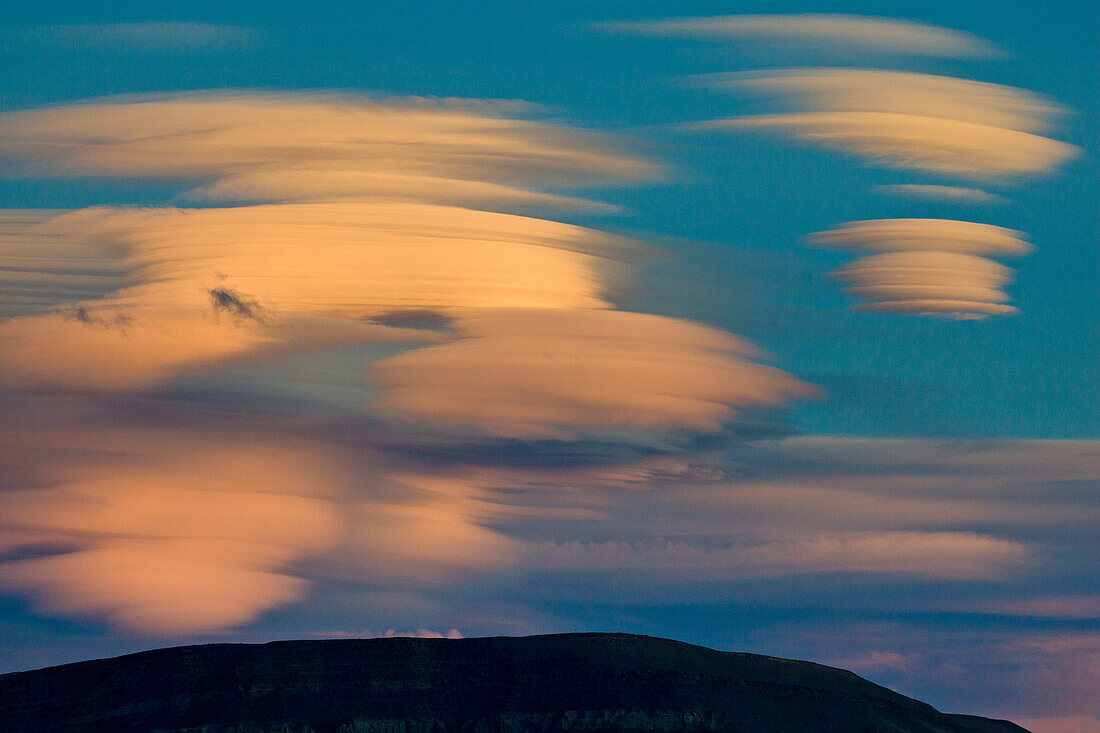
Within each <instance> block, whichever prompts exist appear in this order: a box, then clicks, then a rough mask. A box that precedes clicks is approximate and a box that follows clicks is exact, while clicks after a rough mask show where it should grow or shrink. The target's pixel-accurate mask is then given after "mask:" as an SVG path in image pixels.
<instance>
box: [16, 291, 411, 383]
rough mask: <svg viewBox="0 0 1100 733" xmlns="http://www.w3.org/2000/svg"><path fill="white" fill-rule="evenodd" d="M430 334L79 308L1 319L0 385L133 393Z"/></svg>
mask: <svg viewBox="0 0 1100 733" xmlns="http://www.w3.org/2000/svg"><path fill="white" fill-rule="evenodd" d="M424 340H431V337H430V336H425V334H424V333H423V332H422V331H419V330H408V329H399V328H387V327H385V326H380V325H374V324H369V323H361V322H357V321H352V320H347V319H330V318H321V317H292V318H282V319H279V320H276V321H272V320H264V321H257V320H256V319H252V318H241V317H240V316H239V315H234V314H224V313H223V314H219V312H218V308H217V307H216V306H215V305H214V303H208V304H207V305H206V306H205V307H203V308H187V307H178V308H172V307H161V308H157V307H153V306H145V305H141V306H120V305H118V304H116V303H110V302H108V303H106V304H94V303H89V304H88V305H87V306H77V307H74V308H71V309H61V310H57V311H55V312H51V313H47V314H44V315H38V316H28V317H22V318H13V319H9V320H7V321H2V322H0V386H4V387H7V388H8V389H43V388H46V389H61V390H67V389H77V390H86V389H92V390H106V391H118V390H130V389H142V388H147V387H152V386H155V385H158V384H163V383H165V382H168V381H170V380H172V379H174V378H176V377H178V376H180V375H182V374H185V373H190V372H196V371H203V370H208V369H211V368H216V367H219V366H226V365H227V364H230V363H233V362H237V361H249V360H255V359H260V358H264V357H267V358H270V357H272V356H275V355H279V354H284V353H289V352H295V351H308V350H310V349H316V348H320V347H323V346H330V345H335V344H347V343H363V342H371V341H424Z"/></svg>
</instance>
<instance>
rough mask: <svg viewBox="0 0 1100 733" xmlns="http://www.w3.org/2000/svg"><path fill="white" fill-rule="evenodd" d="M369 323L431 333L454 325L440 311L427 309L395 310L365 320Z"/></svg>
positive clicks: (451, 320)
mask: <svg viewBox="0 0 1100 733" xmlns="http://www.w3.org/2000/svg"><path fill="white" fill-rule="evenodd" d="M364 320H365V321H367V323H376V324H378V325H379V326H390V327H391V328H422V329H424V330H429V331H439V330H443V329H446V328H450V327H451V326H452V324H453V323H454V319H453V318H449V317H448V316H446V315H444V314H442V313H440V312H439V311H433V310H428V309H426V308H424V309H421V308H413V309H408V310H394V311H389V312H388V313H383V314H382V315H378V316H370V317H368V318H365V319H364Z"/></svg>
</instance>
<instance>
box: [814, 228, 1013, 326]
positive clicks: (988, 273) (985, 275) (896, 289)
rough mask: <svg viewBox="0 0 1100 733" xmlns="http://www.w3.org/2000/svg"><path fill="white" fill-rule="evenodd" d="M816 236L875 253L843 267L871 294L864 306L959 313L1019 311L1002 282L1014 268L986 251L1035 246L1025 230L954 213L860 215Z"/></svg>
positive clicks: (855, 288)
mask: <svg viewBox="0 0 1100 733" xmlns="http://www.w3.org/2000/svg"><path fill="white" fill-rule="evenodd" d="M810 241H811V242H813V243H814V244H817V245H819V246H823V247H829V248H834V249H846V250H852V251H856V252H870V253H874V254H871V255H870V256H869V257H863V258H861V259H859V260H856V261H855V262H853V263H851V264H849V265H847V266H846V267H844V268H842V269H840V270H839V271H837V273H836V274H837V276H838V277H839V278H840V279H841V280H843V281H845V282H847V283H848V288H847V291H848V292H849V293H851V294H853V295H855V296H857V297H858V298H860V299H861V300H864V301H865V304H864V305H863V306H862V309H863V310H872V311H882V312H890V313H920V314H954V315H956V316H959V317H974V316H982V315H1003V314H1008V313H1014V312H1015V311H1016V309H1015V308H1014V307H1012V306H1011V305H1008V304H1007V301H1008V300H1009V296H1008V294H1007V293H1005V292H1004V290H1002V288H1003V287H1004V286H1005V285H1007V284H1008V283H1009V282H1011V280H1012V270H1010V269H1009V268H1007V267H1005V266H1004V265H1001V264H999V263H997V262H994V261H993V260H991V259H988V258H987V257H986V256H983V255H988V256H1001V257H1008V256H1018V255H1022V254H1025V253H1027V252H1029V251H1030V250H1031V245H1030V244H1028V243H1027V242H1026V241H1024V239H1023V238H1022V234H1021V233H1020V232H1016V231H1013V230H1011V229H1004V228H1002V227H996V226H991V225H989V224H976V223H973V222H968V221H954V220H951V219H878V220H874V221H856V222H850V223H848V224H844V225H842V226H840V227H838V228H837V229H833V230H830V231H826V232H818V233H817V234H814V235H812V236H811V237H810Z"/></svg>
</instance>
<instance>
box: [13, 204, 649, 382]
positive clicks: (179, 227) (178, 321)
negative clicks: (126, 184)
mask: <svg viewBox="0 0 1100 733" xmlns="http://www.w3.org/2000/svg"><path fill="white" fill-rule="evenodd" d="M0 221H3V217H0ZM9 241H11V240H9ZM4 243H5V239H4V238H3V237H0V246H3V245H4ZM43 243H48V244H47V246H46V247H45V248H44V252H55V253H56V254H54V255H51V256H52V257H57V258H58V259H57V261H58V263H59V265H58V266H59V267H62V268H63V267H64V264H63V260H62V258H63V256H64V255H66V254H67V253H68V252H74V251H75V252H80V251H81V248H82V247H87V249H88V252H89V253H93V254H94V253H97V252H101V251H104V250H110V251H111V252H113V253H114V255H113V257H114V259H113V260H112V262H113V266H114V267H117V268H119V269H120V270H122V271H123V272H127V273H128V276H127V279H126V284H127V287H123V288H119V289H118V290H116V291H114V292H113V293H110V294H108V295H107V296H106V297H105V298H103V299H99V300H89V301H78V302H77V303H75V304H70V305H67V306H57V307H55V308H54V309H53V310H52V311H51V312H47V313H43V314H40V315H35V316H28V317H23V318H16V319H12V320H8V321H6V322H0V344H2V345H3V348H2V349H0V383H7V384H8V385H9V386H10V385H17V384H18V385H24V386H27V385H37V386H47V385H50V384H54V385H58V386H81V387H94V386H97V385H98V386H101V387H104V388H110V389H121V388H127V387H143V386H148V385H150V384H155V383H159V382H163V381H165V380H168V379H171V378H173V377H175V376H177V375H178V374H181V373H184V372H187V371H193V370H194V369H195V368H206V367H209V366H211V365H215V364H218V363H224V362H226V361H228V360H237V359H242V358H249V359H252V358H256V357H259V356H270V355H272V354H279V353H288V352H294V351H302V350H306V349H309V348H317V347H319V346H324V345H328V344H340V343H355V342H356V341H359V342H369V341H380V340H391V341H408V340H424V341H431V340H436V339H438V338H439V334H436V333H431V332H425V330H424V329H423V328H417V326H422V325H423V324H424V323H434V324H436V325H437V326H441V327H445V326H446V325H447V324H448V323H449V319H451V318H452V317H454V316H455V315H456V314H459V313H463V312H466V311H468V310H470V309H486V308H490V309H491V308H504V309H510V310H511V309H521V308H535V309H540V310H545V309H553V308H559V309H571V308H585V309H587V308H603V307H609V306H610V303H609V302H608V301H607V300H606V299H605V298H606V296H607V295H609V294H610V291H612V290H613V289H614V288H615V287H616V285H617V283H620V282H623V281H624V278H625V271H626V261H628V260H630V259H632V258H634V257H636V250H637V248H636V247H635V245H634V244H633V243H632V242H630V241H629V240H626V239H623V238H620V237H615V236H612V235H607V234H603V233H601V232H597V231H594V230H591V229H586V228H583V227H577V226H572V225H568V224H561V223H558V222H553V221H547V220H544V219H536V218H530V217H523V216H516V215H511V214H498V213H493V212H486V211H476V210H472V209H465V208H458V207H451V206H435V205H429V204H414V203H324V204H282V205H265V206H259V205H257V206H245V207H231V208H209V209H175V208H163V209H109V208H93V209H85V210H82V211H76V212H70V213H65V214H62V215H59V216H56V217H53V218H42V219H41V220H38V221H36V223H35V224H34V225H33V226H27V227H24V232H23V235H22V236H21V238H19V240H18V242H15V243H14V244H13V246H12V247H11V248H10V249H11V251H13V252H14V253H15V254H16V255H17V256H24V257H26V258H32V259H35V261H38V262H42V261H46V262H47V264H46V265H44V266H45V267H47V269H52V264H48V258H45V257H43V256H42V255H43V253H44V252H43V251H40V249H39V248H40V247H41V245H42V244H43ZM258 253H262V256H257V254H258ZM408 313H420V314H427V315H422V316H421V317H420V318H419V320H418V322H417V323H416V324H414V325H413V326H412V327H405V324H404V323H403V321H402V319H401V315H402V314H408ZM81 316H82V317H81ZM395 318H396V320H394V319H395ZM425 318H427V320H425Z"/></svg>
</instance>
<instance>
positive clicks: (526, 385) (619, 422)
mask: <svg viewBox="0 0 1100 733" xmlns="http://www.w3.org/2000/svg"><path fill="white" fill-rule="evenodd" d="M460 329H461V332H462V336H463V337H462V338H460V339H459V340H457V341H454V342H452V343H448V344H443V345H440V346H435V347H429V348H424V349H418V350H413V351H409V352H406V353H404V354H401V355H398V356H395V357H390V358H388V359H385V360H382V361H380V362H378V363H376V364H375V365H374V367H373V369H372V376H373V378H374V379H375V381H377V383H378V384H379V385H381V386H382V387H383V388H384V395H383V398H382V400H381V402H380V406H381V408H382V409H385V410H388V411H390V412H393V413H396V414H399V415H400V414H403V415H407V416H409V417H413V418H421V419H427V420H431V421H433V422H439V423H443V424H454V425H468V426H471V427H474V428H477V429H478V430H480V431H483V432H484V433H487V434H489V435H495V436H504V437H522V438H535V437H538V438H561V437H566V436H570V435H575V434H576V433H577V431H581V432H584V431H586V430H588V431H591V430H596V431H600V430H612V431H613V430H616V429H619V430H622V429H626V430H657V431H666V430H669V429H674V428H681V429H689V430H698V431H704V432H715V431H718V430H719V429H720V428H721V427H722V425H723V423H725V422H727V421H730V420H732V419H733V418H734V417H735V415H736V413H737V410H738V409H740V408H748V407H757V406H767V405H775V404H780V403H782V402H785V401H787V400H789V399H793V398H799V397H809V396H811V395H812V389H811V388H810V387H808V386H807V385H805V384H802V383H801V382H799V381H798V380H796V379H795V378H794V377H791V376H790V375H788V374H785V373H784V372H781V371H779V370H778V369H775V368H773V367H768V366H763V365H761V364H757V363H756V362H754V361H752V360H751V359H752V357H754V356H757V355H758V354H757V351H756V349H755V348H754V347H752V346H750V345H749V344H747V343H746V342H744V341H742V340H740V339H738V338H737V337H735V336H732V335H730V334H726V333H722V332H721V331H717V330H715V329H711V328H707V327H704V326H700V325H697V324H693V323H690V322H687V321H680V320H676V319H671V318H662V317H658V316H651V315H644V314H638V313H624V312H618V311H595V310H569V311H556V312H551V311H530V312H526V313H524V312H513V313H500V314H491V315H489V314H486V315H478V316H470V317H468V318H466V319H465V320H464V321H463V322H462V324H461V325H460Z"/></svg>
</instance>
